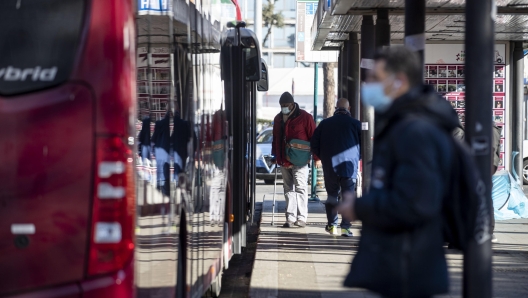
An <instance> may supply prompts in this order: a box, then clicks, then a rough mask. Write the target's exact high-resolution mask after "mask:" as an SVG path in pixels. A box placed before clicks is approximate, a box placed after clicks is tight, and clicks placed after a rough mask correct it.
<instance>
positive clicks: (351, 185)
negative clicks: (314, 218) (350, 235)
mask: <svg viewBox="0 0 528 298" xmlns="http://www.w3.org/2000/svg"><path fill="white" fill-rule="evenodd" d="M324 181H325V188H326V193H327V194H328V198H327V200H326V203H325V209H326V218H327V219H328V225H329V226H337V221H338V219H339V218H338V216H337V209H336V207H337V204H338V203H339V200H340V199H342V198H340V197H341V196H340V194H342V193H345V192H354V191H355V189H356V180H355V179H352V178H351V177H339V176H338V175H337V174H336V173H335V172H334V170H333V169H324ZM350 226H351V224H350V222H349V221H348V220H345V219H344V218H342V219H341V228H342V229H348V228H350Z"/></svg>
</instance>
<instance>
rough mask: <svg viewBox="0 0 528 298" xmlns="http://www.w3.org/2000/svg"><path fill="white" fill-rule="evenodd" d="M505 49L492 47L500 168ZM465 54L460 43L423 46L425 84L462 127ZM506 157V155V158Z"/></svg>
mask: <svg viewBox="0 0 528 298" xmlns="http://www.w3.org/2000/svg"><path fill="white" fill-rule="evenodd" d="M505 57H506V46H505V45H504V44H497V45H496V46H495V68H494V72H493V107H492V108H493V120H494V121H495V124H496V125H497V126H498V127H499V128H500V129H501V141H500V142H501V152H502V153H501V165H500V166H499V169H504V164H503V160H504V157H505V154H506V153H505V148H504V146H505V144H507V142H506V139H505V135H507V134H505V130H506V129H508V127H507V124H506V123H507V119H506V112H505V111H506V110H505V108H506V105H507V97H506V86H507V83H508V82H507V80H508V78H507V75H506V65H505V64H504V63H505ZM465 58H466V55H465V51H464V45H463V44H426V47H425V70H424V74H425V82H426V84H428V85H430V86H431V87H432V88H433V89H434V90H436V91H437V92H438V93H439V94H440V95H442V96H443V97H444V98H445V99H446V100H447V101H448V102H449V103H450V104H451V106H452V107H453V108H454V109H455V111H456V112H457V115H458V119H459V120H460V122H461V124H462V126H465V122H466V119H465V109H466V101H465V92H466V84H465V80H464V78H465V71H464V70H465V69H464V68H465V66H464V63H465ZM506 158H507V156H506Z"/></svg>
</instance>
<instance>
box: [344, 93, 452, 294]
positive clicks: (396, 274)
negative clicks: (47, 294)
mask: <svg viewBox="0 0 528 298" xmlns="http://www.w3.org/2000/svg"><path fill="white" fill-rule="evenodd" d="M376 121H377V123H378V124H379V126H377V128H376V136H375V143H374V155H373V156H374V157H373V163H372V181H371V185H370V191H369V192H368V193H367V194H366V195H364V196H363V197H362V198H358V199H357V200H356V202H355V211H356V215H357V217H358V219H360V220H361V221H362V227H363V230H362V234H361V240H360V243H359V250H358V253H357V255H356V257H355V258H354V260H353V262H352V269H351V271H350V273H349V275H348V276H347V278H346V281H345V285H346V286H352V287H362V288H367V289H370V290H372V291H375V292H378V293H380V294H382V295H384V296H387V297H428V296H432V295H436V294H440V293H446V292H448V274H447V264H446V259H445V256H444V249H443V245H444V238H443V233H442V226H443V219H442V201H443V197H444V196H445V195H446V194H445V191H446V190H447V189H448V187H447V183H448V177H449V175H450V174H449V173H450V170H451V164H452V157H453V147H452V143H451V142H453V139H452V135H451V133H452V131H453V129H454V128H455V127H456V126H457V125H458V123H459V121H458V117H457V115H456V112H455V111H454V110H453V108H452V107H451V105H450V104H449V103H448V102H447V101H446V100H444V99H442V98H441V97H440V96H438V95H437V94H436V92H435V91H434V90H433V89H432V88H430V87H429V86H427V87H423V88H422V87H420V88H415V89H413V90H412V91H411V92H409V93H407V94H405V95H404V96H402V97H400V98H398V99H396V100H395V101H394V103H393V104H392V106H391V107H390V108H389V110H388V111H386V112H385V113H383V114H380V115H377V117H376Z"/></svg>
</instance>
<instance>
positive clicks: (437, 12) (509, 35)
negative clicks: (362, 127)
mask: <svg viewBox="0 0 528 298" xmlns="http://www.w3.org/2000/svg"><path fill="white" fill-rule="evenodd" d="M465 2H466V1H465V0H427V1H426V11H427V15H426V26H425V27H426V34H425V35H426V39H427V40H428V41H450V40H458V41H462V40H464V31H465V15H464V13H465ZM495 2H496V4H497V18H496V23H495V31H496V40H515V41H524V40H528V0H496V1H495ZM378 9H388V10H389V14H390V16H389V20H390V24H391V32H392V34H391V39H392V40H394V41H403V38H404V28H405V0H331V2H330V4H328V2H327V1H326V0H320V1H319V5H318V8H317V17H316V18H315V20H314V24H313V26H317V34H316V35H315V37H314V38H313V40H312V42H313V48H314V50H336V49H337V48H340V47H341V45H342V42H343V41H344V40H346V39H348V33H350V32H357V33H360V29H361V21H362V16H363V15H374V20H375V19H376V11H377V10H378ZM315 31H316V28H314V27H313V28H312V32H315Z"/></svg>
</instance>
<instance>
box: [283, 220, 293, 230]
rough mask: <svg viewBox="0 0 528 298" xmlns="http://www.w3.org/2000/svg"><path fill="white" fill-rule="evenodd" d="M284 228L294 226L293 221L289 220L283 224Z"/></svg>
mask: <svg viewBox="0 0 528 298" xmlns="http://www.w3.org/2000/svg"><path fill="white" fill-rule="evenodd" d="M282 227H283V228H291V227H293V221H287V222H285V223H284V224H283V225H282Z"/></svg>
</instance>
